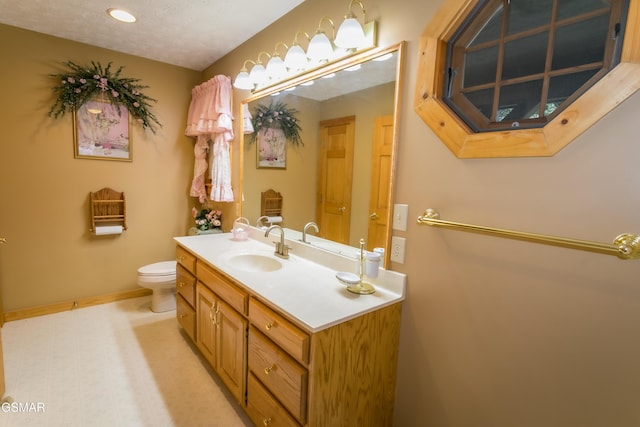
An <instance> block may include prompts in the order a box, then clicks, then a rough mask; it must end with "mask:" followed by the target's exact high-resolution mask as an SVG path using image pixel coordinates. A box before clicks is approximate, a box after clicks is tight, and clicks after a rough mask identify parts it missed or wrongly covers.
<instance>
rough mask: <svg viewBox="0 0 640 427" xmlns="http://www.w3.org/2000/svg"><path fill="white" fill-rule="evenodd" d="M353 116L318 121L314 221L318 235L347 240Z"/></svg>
mask: <svg viewBox="0 0 640 427" xmlns="http://www.w3.org/2000/svg"><path fill="white" fill-rule="evenodd" d="M355 123H356V118H355V116H349V117H342V118H338V119H331V120H325V121H322V122H320V140H319V141H320V149H319V155H318V162H319V165H318V190H317V200H316V222H317V223H318V226H319V227H320V232H319V235H320V236H321V237H324V238H326V239H329V240H334V241H336V242H340V243H346V244H348V243H349V231H350V225H351V191H352V185H353V148H354V142H355Z"/></svg>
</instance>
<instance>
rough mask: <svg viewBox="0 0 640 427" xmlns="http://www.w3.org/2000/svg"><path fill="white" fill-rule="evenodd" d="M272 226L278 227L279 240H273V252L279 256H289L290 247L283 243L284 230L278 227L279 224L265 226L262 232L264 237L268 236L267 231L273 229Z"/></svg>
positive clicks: (269, 231)
mask: <svg viewBox="0 0 640 427" xmlns="http://www.w3.org/2000/svg"><path fill="white" fill-rule="evenodd" d="M274 228H278V229H280V241H279V242H273V243H275V244H276V251H275V252H274V253H275V255H276V256H279V257H280V258H289V249H290V248H289V246H287V245H285V244H284V230H283V229H282V227H280V226H279V225H272V226H270V227H269V228H267V231H265V232H264V237H269V233H271V230H273V229H274Z"/></svg>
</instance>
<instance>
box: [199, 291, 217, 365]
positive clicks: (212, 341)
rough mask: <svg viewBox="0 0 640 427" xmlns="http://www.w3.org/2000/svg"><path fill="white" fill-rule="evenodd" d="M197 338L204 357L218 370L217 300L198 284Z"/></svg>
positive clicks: (211, 293)
mask: <svg viewBox="0 0 640 427" xmlns="http://www.w3.org/2000/svg"><path fill="white" fill-rule="evenodd" d="M196 305H197V309H196V318H197V319H198V324H197V326H196V336H197V341H196V343H197V344H198V348H199V349H200V351H201V352H202V355H203V356H204V357H205V358H206V359H207V360H208V361H209V363H210V364H211V366H213V368H214V369H215V368H216V310H217V309H218V308H219V306H217V305H216V298H215V295H214V294H213V292H211V291H210V290H209V289H208V288H207V287H206V286H204V285H203V284H202V283H200V282H198V286H197V291H196Z"/></svg>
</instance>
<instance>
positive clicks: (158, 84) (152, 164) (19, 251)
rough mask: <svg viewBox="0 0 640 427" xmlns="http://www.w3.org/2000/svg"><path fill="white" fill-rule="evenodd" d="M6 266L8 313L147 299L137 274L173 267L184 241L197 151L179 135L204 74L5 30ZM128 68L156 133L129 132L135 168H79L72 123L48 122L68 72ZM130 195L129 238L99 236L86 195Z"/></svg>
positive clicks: (0, 162) (1, 223) (1, 225)
mask: <svg viewBox="0 0 640 427" xmlns="http://www.w3.org/2000/svg"><path fill="white" fill-rule="evenodd" d="M0 57H1V58H2V67H1V68H0V94H2V100H3V102H2V103H0V117H1V122H0V123H1V124H2V126H1V129H2V133H1V136H0V236H3V237H6V238H7V241H8V244H7V245H3V246H2V248H0V249H1V256H0V271H1V274H0V280H1V281H2V283H1V285H2V287H3V290H2V294H3V295H2V296H3V302H4V310H5V311H12V310H18V309H23V308H30V307H34V306H39V305H43V304H53V303H57V302H63V301H69V300H74V299H78V298H84V297H92V296H101V295H105V294H109V293H112V292H120V291H126V290H131V289H139V287H138V286H137V285H136V282H135V280H136V270H137V269H138V267H140V266H142V265H145V264H148V263H151V262H157V261H163V260H170V259H173V258H174V257H175V255H174V247H175V246H174V243H173V241H172V237H173V236H176V235H184V234H186V230H187V228H188V227H189V226H190V223H189V219H190V218H189V214H190V209H191V206H190V204H191V203H192V201H191V199H189V198H188V197H187V196H188V189H189V185H190V180H191V177H190V175H191V173H192V170H193V142H192V141H191V139H190V138H187V137H185V136H183V134H182V133H183V131H184V127H185V123H186V114H187V109H188V106H189V101H190V99H191V88H192V87H193V86H195V85H196V84H198V83H199V82H200V81H201V77H202V75H201V73H199V72H196V71H191V70H187V69H184V68H179V67H174V66H169V65H166V64H162V63H159V62H155V61H149V60H146V59H142V58H138V57H133V56H129V55H124V54H120V53H115V52H112V51H108V50H105V49H99V48H95V47H91V46H87V45H83V44H79V43H73V42H70V41H66V40H62V39H59V38H54V37H49V36H44V35H42V34H38V33H34V32H30V31H25V30H20V29H17V28H14V27H9V26H5V25H0ZM68 60H72V61H74V62H76V63H78V64H88V63H90V62H91V61H98V62H100V63H101V64H103V65H105V66H106V64H107V63H108V62H109V61H113V65H114V66H120V65H122V66H124V67H125V68H124V70H123V71H122V76H123V77H133V78H140V79H141V80H142V81H141V83H142V84H145V85H148V86H149V88H148V89H146V90H145V91H144V93H145V94H146V95H148V96H151V97H152V98H155V99H157V101H158V102H157V103H156V104H155V105H154V106H153V112H154V114H155V115H156V116H157V117H158V119H159V120H160V122H161V123H162V125H163V128H162V129H159V130H158V132H157V134H156V135H154V134H152V133H150V132H146V133H145V132H144V131H143V130H142V129H141V127H140V126H138V125H133V135H132V144H133V162H131V163H129V162H118V161H104V160H86V159H75V158H74V156H73V131H72V118H71V115H66V116H65V117H63V118H61V119H57V120H54V119H52V118H49V117H48V116H47V112H48V111H49V108H50V106H51V105H52V103H53V91H52V89H51V88H52V87H53V86H54V85H55V84H56V82H55V81H53V80H52V78H51V77H50V74H54V73H57V72H58V71H61V70H63V68H62V67H61V65H60V64H61V63H62V62H65V61H68ZM103 187H112V188H113V189H115V190H118V191H124V192H125V196H126V200H127V224H128V226H129V230H128V231H126V232H124V233H123V234H122V235H120V236H101V237H99V238H96V237H92V236H91V235H90V233H89V232H88V229H89V205H88V195H89V192H91V191H97V190H99V189H101V188H103Z"/></svg>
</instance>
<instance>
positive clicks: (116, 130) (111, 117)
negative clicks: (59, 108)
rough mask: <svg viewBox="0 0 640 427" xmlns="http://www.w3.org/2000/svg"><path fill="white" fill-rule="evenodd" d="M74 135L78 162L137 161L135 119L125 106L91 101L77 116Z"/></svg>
mask: <svg viewBox="0 0 640 427" xmlns="http://www.w3.org/2000/svg"><path fill="white" fill-rule="evenodd" d="M73 136H74V138H73V147H74V155H75V158H77V159H102V160H120V161H126V162H130V161H132V160H133V156H132V150H131V148H132V144H131V118H130V115H129V110H128V109H127V107H125V106H123V105H115V104H112V103H110V102H107V101H102V100H90V101H87V102H86V103H85V104H83V105H82V106H81V107H80V108H78V109H77V110H76V111H74V113H73Z"/></svg>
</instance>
